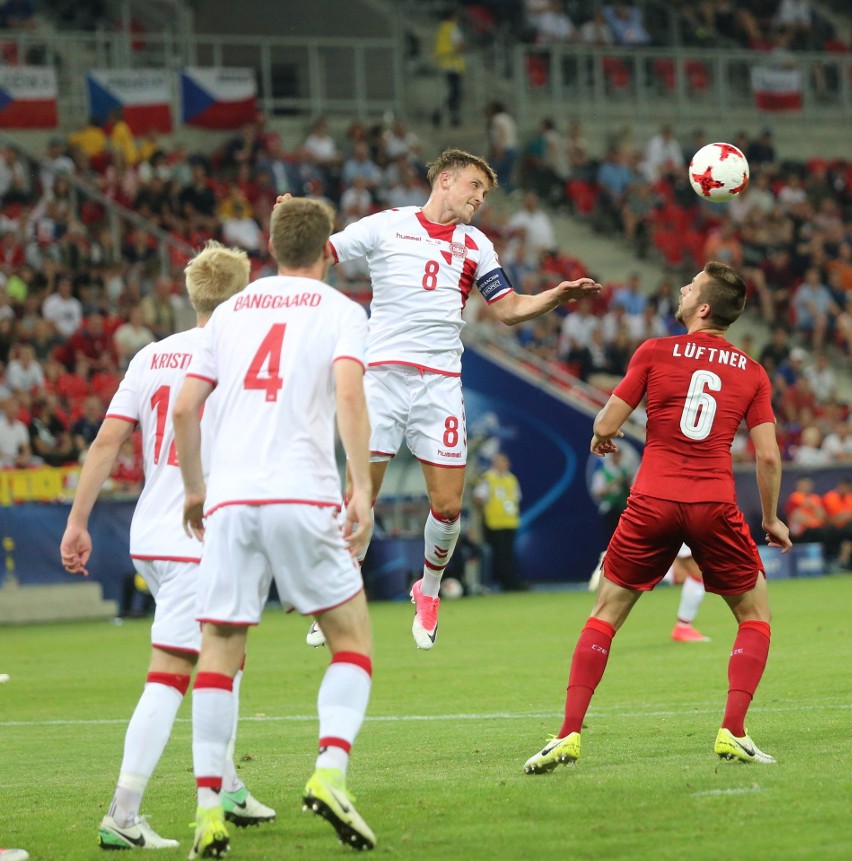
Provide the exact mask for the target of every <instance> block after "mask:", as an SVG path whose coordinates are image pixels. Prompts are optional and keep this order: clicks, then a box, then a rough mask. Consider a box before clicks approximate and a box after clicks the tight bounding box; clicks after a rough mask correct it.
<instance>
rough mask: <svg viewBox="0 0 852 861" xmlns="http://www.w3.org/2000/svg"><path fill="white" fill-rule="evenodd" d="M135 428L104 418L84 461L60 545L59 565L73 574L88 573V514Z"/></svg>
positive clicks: (125, 423)
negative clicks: (60, 562) (60, 560)
mask: <svg viewBox="0 0 852 861" xmlns="http://www.w3.org/2000/svg"><path fill="white" fill-rule="evenodd" d="M135 427H136V425H135V423H134V422H128V421H124V419H113V418H106V419H104V421H103V424H102V425H101V429H100V430H99V431H98V435H97V436H96V437H95V440H94V442H93V443H92V444H91V446H90V447H89V451H88V452H87V454H86V461H85V463H84V464H83V469H82V470H81V471H80V479H79V481H78V483H77V492H76V493H75V494H74V503H73V504H72V506H71V511H70V512H69V514H68V523H67V525H66V527H65V534H64V535H63V536H62V541H61V542H60V544H59V553H60V556H61V558H62V565H63V566H64V567H65V570H66V571H70V572H71V573H72V574H82V575H83V576H84V577H88V576H89V572H88V571H87V570H86V563H87V562H88V561H89V556H91V554H92V538H91V536H90V535H89V515H91V513H92V509H93V508H94V506H95V502H97V499H98V494H99V493H100V492H101V488H102V487H103V486H104V482H105V481H106V480H107V478H108V477H109V474H110V472H111V471H112V466H113V464H114V463H115V458H116V456H117V455H118V450H119V449H120V448H121V444H122V443H123V442H124V441H125V440H127V439H129V438H130V434H132V433H133V429H134V428H135Z"/></svg>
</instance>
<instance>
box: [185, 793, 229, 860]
mask: <svg viewBox="0 0 852 861" xmlns="http://www.w3.org/2000/svg"><path fill="white" fill-rule="evenodd" d="M230 848H231V840H230V838H229V837H228V829H227V828H225V811H224V810H223V809H222V807H221V806H219V807H199V808H198V811H197V812H196V814H195V840H194V841H193V844H192V851H191V852H190V853H189V861H193V859H194V858H224V857H225V854H226V853H227V852H228V850H229V849H230Z"/></svg>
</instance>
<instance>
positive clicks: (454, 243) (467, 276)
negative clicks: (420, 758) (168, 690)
mask: <svg viewBox="0 0 852 861" xmlns="http://www.w3.org/2000/svg"><path fill="white" fill-rule="evenodd" d="M428 180H429V183H430V186H431V189H432V190H431V194H430V196H429V200H428V201H427V202H426V203H425V204H424V205H423V206H422V207H419V206H408V207H402V208H400V209H390V210H386V211H384V212H380V213H377V214H375V215H368V216H366V217H365V218H362V219H361V220H360V221H357V222H354V223H353V224H350V225H349V226H348V227H346V228H345V229H344V230H342V231H341V232H339V233H336V234H334V236H332V237H331V245H332V250H333V252H334V259H335V261H337V262H343V261H347V260H353V259H355V258H359V257H366V258H367V263H368V265H369V268H370V279H371V281H372V289H373V298H372V301H371V304H370V335H369V342H368V351H367V355H368V363H369V366H368V371H367V375H366V378H365V388H366V392H367V403H368V404H369V407H370V422H371V425H372V436H371V439H370V455H371V461H372V468H371V471H372V478H373V493H374V494H375V495H378V493H379V490H380V488H381V486H382V480H383V478H384V474H385V470H386V469H387V465H388V463H389V462H390V460H391V459H392V458H394V457H395V456H396V453H397V452H398V451H399V448H400V446H401V445H402V444H403V442H405V444H406V445H407V446H408V448H409V449H410V450H411V453H412V454H413V455H414V456H415V457H416V458H417V459H418V460H419V461H420V464H421V466H422V469H423V476H424V479H425V481H426V492H427V494H428V496H429V505H430V512H429V516H428V517H427V520H426V526H425V530H424V547H425V552H424V559H423V577H422V579H420V580H418V581H417V582H416V583H415V584H414V586H413V587H412V590H411V599H412V602H413V603H414V605H415V615H414V623H413V626H412V634H413V636H414V641H415V643H416V644H417V647H418V648H420V649H431V648H432V646H433V645H434V643H435V637H436V635H437V629H438V608H439V605H440V598H439V597H438V595H439V593H440V587H441V577H442V576H443V573H444V569H445V568H446V566H447V563H448V562H449V561H450V557H451V556H452V554H453V550H454V549H455V546H456V541H457V540H458V537H459V530H460V523H459V514H460V513H461V503H462V491H463V489H464V478H465V466H466V463H467V430H466V427H465V414H464V400H463V397H462V388H461V355H462V349H463V348H462V342H461V330H462V328H463V326H464V321H463V320H462V309H463V308H464V306H465V303H466V302H467V300H468V297H469V296H470V293H471V291H472V290H473V289H474V287H475V288H476V289H477V290H479V292H480V293H481V294H482V296H483V298H484V299H485V301H486V302H487V303H488V304H489V306H490V307H491V308H492V310H493V312H494V314H495V315H496V316H497V318H498V319H499V320H501V321H502V322H504V323H506V324H508V325H515V324H517V323H523V322H524V321H526V320H531V319H533V318H534V317H538V316H540V315H541V314H545V313H546V312H548V311H551V310H553V309H554V308H556V307H557V306H558V305H560V304H563V303H566V302H572V301H574V300H576V299H579V298H580V297H582V296H588V295H593V294H595V293H597V292H599V291H600V289H601V286H600V284H597V283H596V282H595V281H593V280H592V279H591V278H581V279H579V280H578V281H563V282H562V283H561V284H558V285H557V286H556V287H552V288H551V289H550V290H545V291H543V292H542V293H539V294H536V295H524V294H519V293H516V292H515V291H514V289H513V288H512V285H511V284H510V283H509V279H508V278H507V276H506V273H505V272H504V271H503V269H502V267H501V266H500V261H499V260H498V258H497V254H496V252H495V250H494V245H493V244H492V242H491V240H490V239H489V238H488V237H487V236H486V235H485V234H484V233H483V232H482V231H480V230H478V229H477V228H475V227H472V226H471V224H470V222H471V220H472V219H473V217H474V215H475V214H476V211H477V210H478V209H479V207H480V206H482V203H483V201H484V200H485V196H486V194H488V192H489V191H490V190H491V189H493V188H494V187H495V186H496V184H497V177H496V175H495V173H494V171H493V170H492V168H491V167H490V165H489V164H488V163H487V162H486V161H485V160H484V159H481V158H479V157H477V156H475V155H471V154H470V153H467V152H464V151H462V150H457V149H449V150H446V151H444V152H443V153H441V155H440V156H439V157H438V158H437V159H436V160H435V161H434V162H432V163H431V164H430V165H429V166H428ZM323 642H324V637H323V634H322V631H321V629H318V628H317V626H315V625H314V626H312V627H311V630H310V632H309V633H308V643H309V644H311V645H321V644H322V643H323Z"/></svg>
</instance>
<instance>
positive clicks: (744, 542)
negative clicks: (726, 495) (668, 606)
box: [604, 494, 763, 595]
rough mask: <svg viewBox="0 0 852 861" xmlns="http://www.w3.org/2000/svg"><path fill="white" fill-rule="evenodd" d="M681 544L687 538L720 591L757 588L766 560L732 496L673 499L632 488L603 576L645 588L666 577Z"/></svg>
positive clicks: (708, 583) (708, 582) (707, 580)
mask: <svg viewBox="0 0 852 861" xmlns="http://www.w3.org/2000/svg"><path fill="white" fill-rule="evenodd" d="M681 544H688V545H689V546H690V548H691V549H692V555H693V558H694V559H695V561H696V562H697V563H698V567H699V568H700V569H701V573H702V574H703V575H704V587H705V588H706V589H707V591H708V592H715V593H717V594H719V595H741V594H742V593H743V592H748V591H749V590H750V589H753V588H754V585H755V583H757V577H758V574H759V573H763V563H762V562H761V559H760V555H759V554H758V552H757V545H756V544H755V543H754V540H753V539H752V537H751V533H750V532H749V529H748V526H746V523H745V520H744V519H743V515H742V512H741V511H740V510H739V508H737V506H736V503H734V502H675V501H673V500H669V499H657V498H655V497H653V496H645V495H644V494H631V495H630V499H629V500H628V501H627V510H626V511H625V512H624V513H623V514H622V515H621V519H620V520H619V521H618V527H617V528H616V530H615V534H614V535H613V536H612V539H611V540H610V542H609V547H608V548H607V551H606V557H605V559H604V576H605V577H606V578H607V580H612V582H613V583H616V584H617V585H619V586H624V587H625V588H627V589H638V590H640V591H643V592H647V591H648V590H650V589H653V588H654V586H656V585H657V583H659V582H660V580H662V579H663V577H665V574H666V571H668V570H669V568H670V567H671V564H672V562H674V559H675V557H676V556H677V552H678V550H679V549H680V546H681Z"/></svg>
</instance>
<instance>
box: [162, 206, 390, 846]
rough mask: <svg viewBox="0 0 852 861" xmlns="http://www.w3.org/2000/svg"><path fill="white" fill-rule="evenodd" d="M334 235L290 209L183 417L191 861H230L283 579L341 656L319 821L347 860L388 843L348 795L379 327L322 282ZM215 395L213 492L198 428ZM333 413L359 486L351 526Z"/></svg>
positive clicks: (224, 322) (279, 211) (188, 391)
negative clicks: (255, 646) (192, 552)
mask: <svg viewBox="0 0 852 861" xmlns="http://www.w3.org/2000/svg"><path fill="white" fill-rule="evenodd" d="M333 224H334V214H333V212H332V211H331V209H330V208H329V207H327V206H326V205H324V204H322V203H320V202H318V201H316V200H305V199H295V200H288V201H287V202H285V203H283V204H282V205H281V206H279V207H277V208H276V210H275V212H274V213H273V216H272V219H271V223H270V248H271V250H272V253H273V255H274V257H275V259H276V261H277V263H278V275H277V276H273V277H269V278H261V279H259V280H257V281H255V282H253V283H251V284H249V286H248V287H246V289H245V290H244V291H243V292H242V293H240V294H239V295H238V296H234V297H233V298H232V299H230V300H229V301H227V302H225V303H223V304H222V305H221V306H220V307H219V308H217V310H216V312H215V313H214V314H213V316H212V318H211V320H210V322H209V324H208V325H207V327H206V328H205V330H204V336H203V339H202V344H201V346H200V348H199V350H198V351H197V352H196V353H195V355H194V356H193V359H192V364H191V366H190V369H189V371H188V372H187V377H186V382H185V383H184V385H183V387H182V389H181V392H180V395H179V396H178V400H177V404H176V405H175V413H174V424H175V437H176V440H177V450H178V455H179V460H180V467H181V472H182V474H183V478H184V488H185V492H186V497H185V502H184V523H185V525H186V527H187V529H189V530H191V531H192V532H193V533H194V534H195V535H196V536H197V537H199V538H200V537H202V536H203V537H204V543H205V547H204V555H203V558H202V560H201V574H200V586H199V605H198V619H199V621H200V622H201V623H202V644H201V656H200V658H199V664H198V673H197V675H196V677H195V683H194V686H193V697H192V707H193V713H192V717H193V726H192V732H193V758H194V765H195V776H196V784H197V787H198V811H197V815H196V836H195V844H194V846H193V850H192V853H191V854H190V856H189V857H190V858H196V857H202V858H210V857H212V858H218V857H221V856H222V855H223V854H224V853H225V852H227V851H228V848H229V843H230V838H229V835H228V832H227V829H226V827H225V824H224V821H223V811H222V799H221V793H220V788H221V774H222V767H223V763H224V759H225V754H226V748H227V744H228V736H229V732H230V725H231V722H232V713H233V702H232V696H231V678H232V676H233V674H234V672H235V671H236V670H237V668H238V667H239V665H240V661H241V659H242V654H243V651H244V649H245V643H246V637H247V633H248V628H249V627H250V626H252V625H256V624H258V623H259V622H260V618H261V614H262V611H263V607H264V604H265V602H266V597H267V595H268V592H269V587H270V584H271V582H272V580H273V579H274V581H275V584H276V586H277V589H278V595H279V597H280V599H281V601H282V603H284V604H286V605H288V606H290V607H292V608H294V609H295V610H297V611H298V612H299V613H302V614H303V615H313V616H314V617H315V618H317V619H322V623H323V628H324V630H325V633H326V635H327V636H328V643H329V646H330V648H331V653H332V655H331V664H330V666H329V667H328V669H327V670H326V673H325V676H324V677H323V680H322V683H321V685H320V690H319V697H318V710H319V754H318V756H317V759H316V770H315V771H314V774H313V776H312V777H311V778H310V780H309V781H308V783H307V785H306V787H305V791H304V804H305V809H309V810H312V811H313V812H314V813H317V814H318V815H320V816H322V817H324V818H325V819H327V820H328V821H329V822H330V823H331V824H332V826H333V827H334V828H335V830H336V831H337V834H338V836H339V838H340V840H341V842H343V843H345V844H347V845H349V846H352V847H354V848H356V849H372V848H373V846H374V845H375V842H376V838H375V835H374V834H373V832H372V831H371V830H370V828H369V826H368V825H367V824H366V822H364V820H363V819H362V818H361V816H360V815H359V814H358V812H357V811H356V809H355V806H354V805H353V804H352V799H351V797H350V796H349V794H348V792H347V789H346V769H347V765H348V761H349V753H350V750H351V748H352V745H353V743H354V742H355V738H356V736H357V734H358V731H359V730H360V728H361V724H362V722H363V720H364V714H365V712H366V708H367V702H368V700H369V695H370V687H371V682H372V658H371V654H372V636H371V633H370V621H369V616H368V614H367V601H366V598H365V596H364V587H363V582H362V580H361V571H360V568H359V566H358V563H357V561H356V560H355V558H354V554H357V553H359V552H360V551H361V549H362V547H363V546H364V544H365V543H366V541H367V540H368V539H369V535H370V532H371V529H372V523H371V516H370V511H371V509H370V504H371V499H372V489H371V486H370V465H369V457H370V456H369V440H370V423H369V418H368V414H367V404H366V399H365V397H364V387H363V376H364V367H365V358H366V356H365V352H366V341H367V317H366V314H365V313H364V310H363V309H362V308H361V307H360V306H358V305H357V304H356V303H355V302H352V301H351V300H350V299H347V298H346V297H345V296H344V295H343V294H342V293H339V292H338V291H337V290H335V289H333V288H332V287H329V286H328V285H327V284H324V283H323V281H322V279H323V278H324V277H325V275H326V273H327V271H328V265H329V263H330V262H331V259H332V257H331V246H330V245H329V242H328V239H329V235H330V233H331V230H332V226H333ZM214 388H215V389H216V397H217V405H216V410H215V414H214V416H213V423H214V426H213V442H212V449H211V453H210V478H209V484H208V485H207V487H206V488H205V481H204V475H203V472H202V467H201V457H200V454H199V444H200V443H201V437H200V427H199V419H198V413H199V408H200V407H201V406H202V405H203V404H204V402H205V401H206V399H207V398H208V397H209V396H210V395H211V393H212V392H213V390H214ZM335 411H336V413H337V427H338V430H339V432H340V438H341V440H342V442H343V447H344V449H345V451H346V455H347V458H348V461H349V471H350V476H351V483H352V484H351V494H352V495H351V498H350V501H349V506H348V510H347V515H346V520H345V521H343V522H341V518H340V509H341V506H342V502H343V500H342V495H341V487H340V476H339V474H338V471H337V463H336V460H335V452H334V424H335ZM205 443H206V440H205ZM205 518H206V519H205ZM355 523H357V524H358V526H357V528H353V526H354V524H355Z"/></svg>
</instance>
